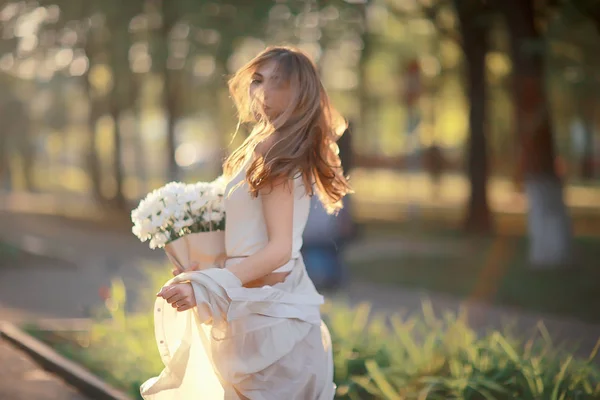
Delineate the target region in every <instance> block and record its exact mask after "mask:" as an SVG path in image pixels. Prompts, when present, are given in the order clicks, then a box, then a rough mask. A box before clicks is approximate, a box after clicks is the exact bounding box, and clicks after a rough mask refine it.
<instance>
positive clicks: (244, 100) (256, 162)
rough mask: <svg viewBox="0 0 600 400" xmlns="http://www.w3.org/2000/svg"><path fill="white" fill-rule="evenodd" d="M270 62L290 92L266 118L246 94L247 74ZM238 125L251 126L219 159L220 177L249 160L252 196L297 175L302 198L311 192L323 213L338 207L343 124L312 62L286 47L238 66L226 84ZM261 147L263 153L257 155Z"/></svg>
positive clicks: (343, 187) (346, 189)
mask: <svg viewBox="0 0 600 400" xmlns="http://www.w3.org/2000/svg"><path fill="white" fill-rule="evenodd" d="M271 61H274V62H275V65H276V70H277V76H279V78H280V79H283V80H284V81H286V82H288V83H289V85H290V91H291V93H292V96H291V101H290V104H289V106H288V107H287V109H286V110H284V111H283V112H282V113H281V114H280V115H278V116H277V117H275V118H274V119H273V120H269V119H268V118H267V117H266V116H265V115H264V113H263V112H262V107H257V104H256V100H253V99H252V98H251V97H250V95H249V89H250V83H251V80H252V74H253V73H254V72H255V71H256V70H257V69H258V68H260V67H261V66H262V65H264V64H266V63H269V62H271ZM229 92H230V94H231V96H232V98H233V101H234V102H235V105H236V107H237V111H238V116H239V123H238V129H239V126H240V125H242V124H246V123H250V124H254V126H253V129H252V132H251V134H250V135H249V136H248V138H246V140H245V141H244V142H243V144H242V145H241V146H240V147H239V148H237V149H236V150H235V151H234V152H233V153H232V154H231V155H230V156H229V157H228V158H227V160H226V161H225V164H224V173H225V175H226V176H228V177H232V176H233V175H234V174H235V173H236V172H237V171H239V170H240V169H241V168H243V167H244V166H245V165H246V163H247V162H249V161H251V163H250V165H249V166H248V168H247V171H246V182H247V183H248V185H249V187H250V193H251V195H252V196H254V197H256V196H258V192H259V191H260V190H261V189H264V188H269V187H272V186H273V185H274V184H275V182H276V181H277V180H279V179H281V178H285V179H289V178H293V177H295V176H296V175H297V174H298V173H300V174H301V176H302V179H303V182H304V186H305V187H306V189H307V191H308V195H311V196H312V195H314V194H315V193H314V190H313V184H314V187H316V192H317V193H316V194H317V195H318V196H319V200H320V201H321V202H322V203H323V206H324V207H325V208H326V209H327V211H328V212H329V213H334V212H336V211H338V210H339V209H341V208H342V201H341V200H342V198H343V197H344V196H345V195H346V194H348V193H350V192H351V189H350V186H349V184H348V180H347V179H346V177H344V175H343V170H342V165H341V162H340V158H339V156H338V147H337V144H336V141H337V139H338V138H339V137H340V136H341V135H342V133H343V132H344V130H345V129H346V127H347V123H346V121H345V120H344V119H343V118H342V117H341V116H340V115H339V114H338V113H337V111H336V110H335V109H334V108H333V107H332V106H331V104H330V101H329V96H327V93H326V91H325V88H324V87H323V84H322V83H321V80H320V79H319V76H318V73H317V69H316V67H315V64H314V63H313V62H312V61H311V59H310V58H309V57H308V56H307V55H306V54H305V53H303V52H302V51H300V50H298V49H295V48H291V47H269V48H267V49H265V50H264V51H263V52H261V53H260V54H259V55H257V56H256V57H255V58H254V59H252V60H251V61H250V62H248V63H247V64H246V65H244V66H243V67H242V68H240V69H239V70H238V71H237V72H236V73H235V74H234V75H233V77H232V78H231V79H230V80H229ZM261 143H269V144H268V146H267V147H268V150H267V151H265V152H261V153H260V154H257V153H256V152H255V150H256V149H257V146H259V145H260V144H261Z"/></svg>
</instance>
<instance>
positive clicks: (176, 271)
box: [171, 263, 200, 276]
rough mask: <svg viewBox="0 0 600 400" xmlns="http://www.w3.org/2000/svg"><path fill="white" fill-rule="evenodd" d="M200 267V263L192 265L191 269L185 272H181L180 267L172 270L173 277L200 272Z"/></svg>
mask: <svg viewBox="0 0 600 400" xmlns="http://www.w3.org/2000/svg"><path fill="white" fill-rule="evenodd" d="M199 267H200V264H198V263H192V264H190V266H189V267H187V269H186V270H185V271H182V270H180V269H179V268H178V267H175V268H173V269H172V270H171V272H172V273H173V276H177V275H179V274H181V273H183V272H188V271H198V268H199Z"/></svg>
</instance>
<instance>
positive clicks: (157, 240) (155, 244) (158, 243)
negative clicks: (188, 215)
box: [150, 232, 169, 249]
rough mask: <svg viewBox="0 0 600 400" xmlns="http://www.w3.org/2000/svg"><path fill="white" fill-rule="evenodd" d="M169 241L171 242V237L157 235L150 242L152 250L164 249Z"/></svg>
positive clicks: (162, 234) (161, 234)
mask: <svg viewBox="0 0 600 400" xmlns="http://www.w3.org/2000/svg"><path fill="white" fill-rule="evenodd" d="M168 240H169V237H168V236H167V235H166V234H164V233H162V232H159V233H157V234H156V236H154V237H153V238H152V240H150V248H151V249H156V248H162V247H164V246H165V244H167V241H168Z"/></svg>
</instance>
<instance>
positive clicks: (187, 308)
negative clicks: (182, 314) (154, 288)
mask: <svg viewBox="0 0 600 400" xmlns="http://www.w3.org/2000/svg"><path fill="white" fill-rule="evenodd" d="M191 308H193V307H192V306H191V305H189V304H185V305H182V306H181V307H177V311H186V310H189V309H191Z"/></svg>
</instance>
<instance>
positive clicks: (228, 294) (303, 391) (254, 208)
mask: <svg viewBox="0 0 600 400" xmlns="http://www.w3.org/2000/svg"><path fill="white" fill-rule="evenodd" d="M243 179H244V171H242V172H240V173H239V174H238V176H236V177H235V178H234V179H233V180H232V181H231V182H230V183H229V184H228V186H227V190H226V194H227V195H228V196H227V198H226V201H225V208H226V213H227V222H226V229H225V237H226V249H227V255H228V256H229V257H243V256H249V255H251V254H253V253H255V252H256V251H257V250H259V249H261V248H262V247H263V246H264V245H265V244H266V243H267V230H266V225H265V221H264V216H263V213H262V205H261V198H260V196H259V197H258V198H257V199H253V198H252V197H251V196H250V194H249V193H248V186H247V184H246V183H245V182H244V183H242V184H241V186H239V187H237V188H236V189H235V190H233V191H231V189H232V188H233V187H234V186H236V185H237V184H238V183H239V182H242V181H243ZM294 182H295V200H294V223H293V231H294V232H293V251H292V260H291V261H290V262H288V263H287V264H286V265H284V266H282V267H281V268H279V269H278V270H277V271H278V272H282V271H291V272H290V274H289V276H288V277H287V278H286V280H285V281H284V282H282V283H279V284H276V285H274V286H272V287H271V286H265V287H263V288H244V287H242V285H241V282H240V281H239V280H238V279H237V278H236V277H235V275H233V274H232V273H230V272H229V271H228V270H226V269H219V268H212V269H207V270H203V271H196V272H188V273H183V274H181V275H179V276H177V277H176V278H174V279H173V280H172V281H171V282H179V281H186V280H189V281H191V282H192V286H193V288H194V293H195V296H196V302H197V307H195V308H194V309H192V310H189V311H184V312H177V311H175V310H174V309H173V308H172V307H171V306H170V305H169V304H168V303H166V301H165V300H163V299H161V298H159V299H158V300H157V303H156V306H155V307H156V308H155V334H156V340H157V344H158V347H159V351H160V352H161V357H162V359H163V362H164V364H165V369H164V370H163V371H162V372H161V374H160V375H159V376H158V377H154V378H151V379H149V380H148V381H146V382H145V383H144V384H143V385H142V387H141V394H142V396H143V398H144V399H149V400H167V399H169V400H176V399H177V400H187V399H190V400H192V399H200V400H221V399H223V400H242V399H250V400H331V399H333V397H334V394H335V385H334V383H333V360H332V353H331V339H330V337H329V332H328V330H327V327H326V326H325V324H324V323H323V322H322V321H321V314H320V306H321V304H322V303H323V297H322V296H321V295H319V294H318V293H317V291H316V289H315V287H314V285H313V283H312V281H311V280H310V278H309V277H308V275H307V273H306V269H305V267H304V263H303V261H302V257H301V255H300V248H301V247H302V232H303V230H304V226H305V225H306V220H307V218H308V212H309V207H310V205H309V204H310V199H309V197H308V196H307V195H306V193H305V192H306V191H305V188H304V186H303V183H302V179H301V178H298V179H296V180H295V181H294ZM242 260H243V258H233V259H231V260H229V262H240V261H242Z"/></svg>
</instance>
